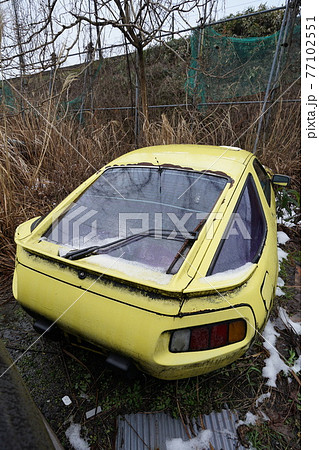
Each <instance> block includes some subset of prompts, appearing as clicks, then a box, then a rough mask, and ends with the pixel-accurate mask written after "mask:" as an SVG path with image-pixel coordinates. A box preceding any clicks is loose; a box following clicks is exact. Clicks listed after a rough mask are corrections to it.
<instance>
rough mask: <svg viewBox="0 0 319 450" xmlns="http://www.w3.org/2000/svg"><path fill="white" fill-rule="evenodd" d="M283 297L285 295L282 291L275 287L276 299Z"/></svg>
mask: <svg viewBox="0 0 319 450" xmlns="http://www.w3.org/2000/svg"><path fill="white" fill-rule="evenodd" d="M283 295H285V293H284V291H283V290H282V289H280V287H278V286H277V287H276V296H277V297H282V296H283Z"/></svg>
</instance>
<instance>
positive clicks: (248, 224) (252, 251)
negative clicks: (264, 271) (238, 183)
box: [207, 174, 267, 275]
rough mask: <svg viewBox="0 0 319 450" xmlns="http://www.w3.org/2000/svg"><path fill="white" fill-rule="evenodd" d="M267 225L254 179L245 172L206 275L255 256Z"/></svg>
mask: <svg viewBox="0 0 319 450" xmlns="http://www.w3.org/2000/svg"><path fill="white" fill-rule="evenodd" d="M266 232H267V225H266V220H265V216H264V212H263V209H262V205H261V201H260V198H259V195H258V192H257V189H256V185H255V182H254V180H253V177H252V175H251V174H249V176H248V178H247V181H246V183H245V186H244V188H243V190H242V193H241V196H240V198H239V201H238V203H237V205H236V207H235V210H234V212H233V214H232V216H231V219H230V221H229V223H228V226H227V228H226V230H225V233H224V236H223V238H222V240H221V242H220V245H219V247H218V249H217V252H216V255H215V256H214V258H213V261H212V264H211V266H210V268H209V270H208V272H207V275H214V274H216V273H221V272H226V271H228V270H233V269H238V268H239V267H242V266H244V265H245V264H246V263H249V262H251V263H254V262H256V261H257V260H258V258H259V256H260V252H261V250H262V247H263V244H264V241H265V237H266Z"/></svg>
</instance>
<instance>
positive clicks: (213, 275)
mask: <svg viewBox="0 0 319 450" xmlns="http://www.w3.org/2000/svg"><path fill="white" fill-rule="evenodd" d="M287 182H288V177H285V176H284V175H274V176H271V174H270V172H269V171H268V170H267V171H266V170H265V169H264V168H263V166H262V165H261V164H260V163H259V162H258V160H257V159H256V157H255V156H254V155H253V154H252V153H250V152H248V151H245V150H241V149H238V148H234V147H215V146H205V145H166V146H155V147H148V148H142V149H139V150H135V151H133V152H130V153H127V154H125V155H123V156H121V157H119V158H117V159H116V160H114V161H113V162H111V163H110V164H108V165H107V166H105V167H103V168H102V169H101V170H100V171H98V172H97V173H96V174H95V175H93V176H92V177H91V178H89V179H88V180H87V181H85V182H84V183H83V184H82V185H81V186H80V187H79V188H77V189H76V190H75V191H74V192H72V193H71V194H70V195H69V196H68V197H67V198H66V199H65V200H64V201H63V202H62V203H60V204H59V205H58V206H57V207H56V208H55V209H54V210H53V211H52V212H51V213H50V214H48V215H46V216H45V217H41V218H36V219H32V220H29V221H27V222H25V223H23V224H22V225H20V226H19V227H18V228H17V231H16V235H15V241H16V244H17V255H16V265H15V273H14V279H13V293H14V296H15V298H16V299H17V300H18V302H19V303H20V304H21V305H22V306H23V307H24V308H25V309H26V310H27V311H28V312H29V313H30V314H31V315H32V316H33V317H35V318H36V323H35V328H36V329H37V330H38V331H42V332H43V333H46V332H49V331H50V330H51V329H52V328H53V327H54V328H56V327H58V328H59V329H61V330H63V332H64V333H66V334H67V335H71V336H74V337H75V338H76V340H77V342H79V343H81V342H85V343H90V344H93V345H94V346H95V347H97V348H99V349H100V350H101V351H102V352H105V353H106V355H108V357H107V361H108V362H109V363H110V364H114V365H115V366H118V367H122V368H124V369H125V368H126V369H127V368H129V367H131V366H132V363H133V364H134V365H135V366H137V367H138V368H139V369H140V370H142V371H144V372H146V373H149V374H151V375H152V376H155V377H158V378H162V379H178V378H185V377H191V376H196V375H199V374H204V373H207V372H210V371H212V370H215V369H218V368H220V367H223V366H225V365H227V364H229V363H231V362H233V361H234V360H236V359H237V358H239V357H240V356H241V355H242V354H243V353H244V352H245V351H246V350H247V349H248V347H249V346H250V344H251V343H252V341H253V339H254V337H255V335H256V333H257V332H258V330H260V329H262V327H263V326H264V325H265V322H266V321H267V318H268V315H269V312H270V309H271V306H272V301H273V297H274V292H275V288H276V282H277V272H278V261H277V234H276V212H275V197H274V191H273V186H272V185H273V184H279V185H285V184H287Z"/></svg>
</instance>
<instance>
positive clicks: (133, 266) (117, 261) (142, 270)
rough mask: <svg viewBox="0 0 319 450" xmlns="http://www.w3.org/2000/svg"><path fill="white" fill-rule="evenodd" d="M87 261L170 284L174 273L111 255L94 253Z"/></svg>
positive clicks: (147, 279)
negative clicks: (167, 272)
mask: <svg viewBox="0 0 319 450" xmlns="http://www.w3.org/2000/svg"><path fill="white" fill-rule="evenodd" d="M87 261H88V262H90V263H92V264H96V265H98V266H100V267H103V268H106V269H113V270H118V271H119V272H122V273H124V274H125V275H129V276H130V277H134V278H138V279H139V280H140V281H153V282H155V283H158V284H168V283H169V282H170V281H171V279H172V277H173V275H170V274H166V273H163V271H164V270H165V269H163V268H162V267H150V266H147V265H146V264H141V263H137V262H136V261H127V260H124V259H123V258H118V257H114V256H109V255H93V256H90V257H88V258H87Z"/></svg>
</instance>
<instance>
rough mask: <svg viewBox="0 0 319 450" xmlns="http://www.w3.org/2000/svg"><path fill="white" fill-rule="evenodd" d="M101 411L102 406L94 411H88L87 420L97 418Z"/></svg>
mask: <svg viewBox="0 0 319 450" xmlns="http://www.w3.org/2000/svg"><path fill="white" fill-rule="evenodd" d="M101 411H102V408H101V406H98V407H97V408H93V409H90V411H87V412H86V413H85V417H86V418H87V419H91V417H94V416H96V415H97V414H99V413H100V412H101Z"/></svg>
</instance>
